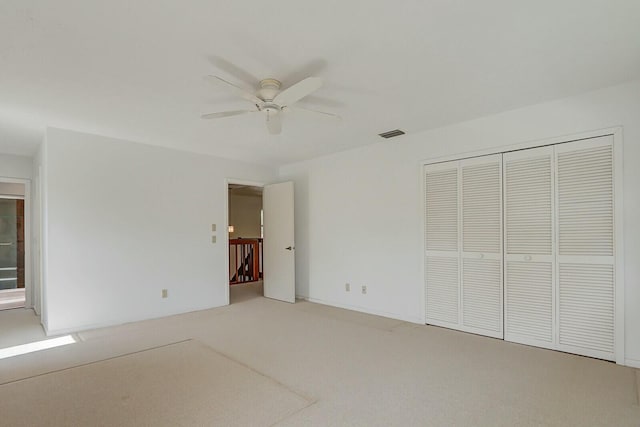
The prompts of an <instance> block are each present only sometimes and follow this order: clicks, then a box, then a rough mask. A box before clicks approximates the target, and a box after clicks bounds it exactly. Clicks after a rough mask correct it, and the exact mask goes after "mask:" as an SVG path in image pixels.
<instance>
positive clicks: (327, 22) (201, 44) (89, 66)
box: [0, 0, 640, 165]
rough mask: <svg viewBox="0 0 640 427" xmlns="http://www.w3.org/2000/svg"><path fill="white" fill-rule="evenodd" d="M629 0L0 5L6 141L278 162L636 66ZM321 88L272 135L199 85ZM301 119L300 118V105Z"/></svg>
mask: <svg viewBox="0 0 640 427" xmlns="http://www.w3.org/2000/svg"><path fill="white" fill-rule="evenodd" d="M638 22H640V1H638V0H626V1H625V0H601V1H594V0H536V1H514V0H504V1H498V0H483V1H477V0H467V1H464V0H457V1H456V0H448V1H447V0H438V1H434V0H401V1H397V0H396V1H389V0H369V1H366V2H365V1H354V0H328V1H316V2H311V1H300V0H284V1H278V0H272V1H257V0H254V1H241V0H237V1H232V0H231V1H230V0H225V1H217V0H207V1H195V0H190V1H158V0H135V1H131V0H110V1H98V0H93V1H90V0H78V1H65V0H58V1H50V0H42V1H32V0H3V1H2V2H0V151H1V152H8V153H14V154H31V153H33V151H34V150H35V147H36V145H37V144H38V143H39V141H40V140H41V139H42V135H43V132H44V128H45V126H55V127H62V128H69V129H75V130H79V131H85V132H91V133H97V134H102V135H107V136H112V137H118V138H124V139H130V140H134V141H140V142H144V143H149V144H156V145H161V146H167V147H175V148H180V149H184V150H190V151H195V152H200V153H209V154H215V155H220V156H223V157H229V158H241V159H246V160H249V161H255V162H261V163H268V164H274V165H279V164H284V163H288V162H292V161H296V160H301V159H307V158H311V157H315V156H319V155H323V154H327V153H331V152H335V151H340V150H344V149H348V148H351V147H356V146H360V145H365V144H371V143H375V142H378V141H380V138H379V137H378V136H377V134H378V133H380V132H382V131H387V130H390V129H395V128H401V129H404V130H405V131H407V132H409V133H415V132H417V131H420V130H424V129H429V128H434V127H439V126H443V125H446V124H450V123H455V122H459V121H463V120H467V119H471V118H475V117H480V116H483V115H487V114H491V113H495V112H499V111H505V110H508V109H512V108H515V107H520V106H524V105H529V104H534V103H537V102H541V101H545V100H549V99H555V98H560V97H564V96H569V95H573V94H577V93H581V92H585V91H588V90H592V89H596V88H600V87H605V86H609V85H613V84H617V83H621V82H624V81H628V80H631V79H634V78H637V77H638V76H640V25H639V24H638ZM207 74H217V75H219V76H221V77H224V78H226V79H229V80H232V81H235V82H238V83H241V84H243V85H245V86H250V85H253V86H255V85H256V84H257V80H259V79H261V78H265V77H274V78H277V79H279V80H281V81H282V82H283V83H284V85H285V86H287V85H289V84H292V83H295V82H296V81H297V80H300V79H302V78H304V77H307V76H309V75H315V76H320V77H322V78H324V80H325V86H324V87H323V88H322V89H320V90H319V91H318V92H317V93H316V94H315V96H312V97H310V98H308V99H305V100H303V101H301V102H302V103H304V106H306V107H309V108H317V109H321V110H325V111H330V112H335V113H338V114H340V115H342V117H343V120H342V121H341V122H337V123H336V122H334V121H332V120H331V119H323V118H322V117H320V118H316V117H315V116H308V115H306V114H304V113H297V114H296V113H291V115H289V116H287V117H286V118H285V123H284V125H283V126H284V130H283V133H282V134H281V135H279V136H271V135H268V134H267V132H266V129H265V127H264V124H263V123H262V120H263V117H261V115H257V114H256V115H248V116H239V117H231V118H227V119H221V120H216V121H213V120H211V121H204V120H201V119H200V118H199V116H200V114H201V113H204V112H213V111H223V110H228V109H238V108H245V107H251V105H250V104H248V103H247V102H245V101H242V100H239V101H237V100H236V98H234V97H233V96H231V95H230V94H229V93H227V92H226V91H225V90H224V88H222V87H215V86H211V85H210V84H209V83H206V82H205V81H203V79H202V77H203V76H204V75H207ZM294 114H295V116H294Z"/></svg>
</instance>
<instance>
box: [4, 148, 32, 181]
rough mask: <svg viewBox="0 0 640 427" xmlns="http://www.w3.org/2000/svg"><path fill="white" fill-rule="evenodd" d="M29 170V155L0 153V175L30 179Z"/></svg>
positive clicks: (30, 167)
mask: <svg viewBox="0 0 640 427" xmlns="http://www.w3.org/2000/svg"><path fill="white" fill-rule="evenodd" d="M31 171H32V159H31V157H26V156H14V155H12V154H0V177H5V178H21V179H31V175H32V172H31Z"/></svg>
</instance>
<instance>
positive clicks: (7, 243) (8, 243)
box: [0, 242, 13, 246]
mask: <svg viewBox="0 0 640 427" xmlns="http://www.w3.org/2000/svg"><path fill="white" fill-rule="evenodd" d="M11 245H13V242H2V243H0V246H11Z"/></svg>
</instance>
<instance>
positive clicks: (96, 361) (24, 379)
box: [0, 338, 195, 387]
mask: <svg viewBox="0 0 640 427" xmlns="http://www.w3.org/2000/svg"><path fill="white" fill-rule="evenodd" d="M188 341H195V340H194V339H193V338H187V339H185V340H181V341H176V342H171V343H168V344H163V345H158V346H155V347H149V348H145V349H142V350H137V351H132V352H130V353H123V354H119V355H117V356H112V357H107V358H106V359H100V360H94V361H91V362H87V363H81V364H79V365H74V366H69V367H67V368H62V369H54V370H53V371H47V372H42V373H40V374H36V375H31V376H28V377H24V378H19V379H17V380H11V381H7V382H4V383H0V387H2V386H5V385H9V384H13V383H18V382H20V381H26V380H30V379H33V378H38V377H41V376H43V375H49V374H55V373H58V372H64V371H68V370H70V369H75V368H82V367H83V366H89V365H94V364H96V363H101V362H107V361H109V360H114V359H118V358H120V357H125V356H132V355H134V354H138V353H144V352H145V351H149V350H157V349H159V348H164V347H169V346H172V345H176V344H182V343H185V342H188ZM83 342H86V341H83Z"/></svg>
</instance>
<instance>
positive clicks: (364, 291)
mask: <svg viewBox="0 0 640 427" xmlns="http://www.w3.org/2000/svg"><path fill="white" fill-rule="evenodd" d="M366 293H367V285H362V294H363V295H364V294H366Z"/></svg>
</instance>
